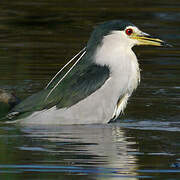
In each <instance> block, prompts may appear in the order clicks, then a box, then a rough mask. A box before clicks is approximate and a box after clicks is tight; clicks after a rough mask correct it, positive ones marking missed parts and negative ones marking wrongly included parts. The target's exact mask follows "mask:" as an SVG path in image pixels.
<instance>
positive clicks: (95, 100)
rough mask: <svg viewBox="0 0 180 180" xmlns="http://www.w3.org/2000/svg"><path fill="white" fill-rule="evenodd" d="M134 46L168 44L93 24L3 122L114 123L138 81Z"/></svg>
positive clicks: (115, 23)
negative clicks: (84, 40)
mask: <svg viewBox="0 0 180 180" xmlns="http://www.w3.org/2000/svg"><path fill="white" fill-rule="evenodd" d="M136 45H137V46H140V45H151V46H169V45H168V44H167V43H166V42H165V41H163V40H161V39H159V38H157V37H152V36H151V35H149V34H147V33H145V32H143V31H141V30H140V29H139V28H138V27H137V26H135V25H134V24H132V23H131V22H129V21H126V20H110V21H106V22H103V23H100V24H98V25H96V26H95V28H94V30H93V32H92V33H91V35H90V38H89V40H88V42H87V44H86V46H85V47H84V48H83V49H82V50H81V51H80V52H79V53H78V54H77V55H76V56H74V57H73V58H72V59H71V60H70V61H69V62H68V63H67V64H66V65H65V66H64V67H63V68H62V69H61V70H60V71H59V72H58V73H57V74H56V75H55V76H54V77H53V78H52V79H51V81H50V82H49V83H48V85H47V86H46V87H45V88H44V89H42V90H41V91H39V92H37V93H35V94H33V95H31V96H30V97H28V98H26V99H25V100H23V101H22V102H20V103H19V104H18V105H16V106H15V107H14V108H13V109H12V110H11V111H10V112H9V113H8V115H7V118H8V121H7V122H10V123H12V122H13V123H20V124H26V125H28V124H35V125H36V124H40V125H50V124H54V125H58V124H59V125H63V124H64V125H73V124H106V123H108V122H110V121H113V120H116V119H117V118H118V117H119V116H120V115H121V114H122V113H123V112H124V109H125V107H126V105H127V101H128V99H129V97H130V96H131V95H132V93H133V91H134V90H135V89H136V88H137V86H138V84H139V83H140V68H139V63H138V60H137V57H136V55H135V53H134V51H133V50H132V48H133V47H134V46H136ZM71 63H73V65H72V66H70V64H71ZM69 66H70V67H69ZM67 68H68V70H67Z"/></svg>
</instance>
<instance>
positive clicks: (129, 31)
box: [126, 28, 133, 36]
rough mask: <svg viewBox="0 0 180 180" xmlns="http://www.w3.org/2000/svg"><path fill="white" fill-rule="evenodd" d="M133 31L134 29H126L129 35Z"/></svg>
mask: <svg viewBox="0 0 180 180" xmlns="http://www.w3.org/2000/svg"><path fill="white" fill-rule="evenodd" d="M132 33H133V30H132V29H130V28H129V29H126V34H127V35H128V36H130V35H131V34H132Z"/></svg>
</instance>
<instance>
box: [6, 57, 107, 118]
mask: <svg viewBox="0 0 180 180" xmlns="http://www.w3.org/2000/svg"><path fill="white" fill-rule="evenodd" d="M109 74H110V72H109V68H108V67H106V66H99V65H96V64H94V63H90V62H88V61H86V57H85V59H82V61H81V62H79V63H78V64H77V65H76V66H75V67H74V69H73V70H72V71H71V72H69V74H68V75H67V76H66V77H65V78H64V79H63V80H62V82H61V83H60V84H58V86H57V87H56V88H55V89H53V88H54V86H55V85H56V84H57V82H58V81H59V78H60V77H57V78H56V79H55V80H54V82H53V83H52V85H51V86H49V87H48V88H47V89H44V90H42V91H40V92H38V93H36V94H33V95H32V96H30V97H28V98H27V99H25V100H24V101H22V102H21V103H20V104H18V105H17V106H15V107H14V108H13V109H12V111H11V112H10V114H9V115H8V116H9V117H10V118H11V119H12V117H13V116H14V115H16V117H18V116H17V115H23V116H24V115H25V116H26V115H29V114H31V113H32V112H34V111H39V110H43V109H49V108H51V107H53V106H56V108H63V107H70V106H72V105H74V104H76V103H77V102H79V101H81V100H82V99H84V98H86V97H87V96H89V95H90V94H92V93H93V92H95V91H96V90H97V89H99V88H100V87H101V86H102V85H103V84H104V83H105V81H106V80H107V79H108V78H109ZM52 89H53V91H52ZM51 91H52V92H51ZM50 92H51V93H50ZM49 94H50V95H49ZM11 116H12V117H11ZM13 118H14V117H13Z"/></svg>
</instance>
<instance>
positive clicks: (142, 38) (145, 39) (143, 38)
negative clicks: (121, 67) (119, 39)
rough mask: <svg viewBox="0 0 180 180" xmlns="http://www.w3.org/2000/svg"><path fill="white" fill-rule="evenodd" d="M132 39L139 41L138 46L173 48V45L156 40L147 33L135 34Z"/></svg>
mask: <svg viewBox="0 0 180 180" xmlns="http://www.w3.org/2000/svg"><path fill="white" fill-rule="evenodd" d="M130 38H132V39H136V40H137V41H138V43H137V45H151V46H166V47H171V45H169V44H167V43H166V42H164V41H163V40H161V39H158V38H154V37H152V36H150V35H149V34H146V33H141V34H137V33H133V34H132V35H131V37H130Z"/></svg>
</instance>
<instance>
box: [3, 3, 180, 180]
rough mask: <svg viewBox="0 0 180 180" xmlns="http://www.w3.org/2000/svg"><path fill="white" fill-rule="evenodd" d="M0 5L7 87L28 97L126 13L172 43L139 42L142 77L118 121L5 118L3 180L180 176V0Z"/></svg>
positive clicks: (168, 179) (169, 179)
mask: <svg viewBox="0 0 180 180" xmlns="http://www.w3.org/2000/svg"><path fill="white" fill-rule="evenodd" d="M0 10H1V16H0V20H1V21H0V22H1V23H0V31H1V34H0V49H1V50H0V88H5V89H8V90H13V91H15V93H16V94H17V95H18V97H20V98H22V99H23V98H25V97H27V96H29V95H31V94H32V93H34V92H37V91H39V90H40V89H41V88H43V87H44V86H45V85H46V84H47V82H48V81H49V80H50V79H51V77H52V76H53V75H54V74H55V73H56V72H57V71H58V70H59V69H60V67H62V66H63V65H64V64H65V63H66V62H67V61H68V60H69V59H70V58H71V57H72V56H73V55H74V54H76V53H77V52H78V51H79V50H80V49H82V47H84V45H85V44H86V42H87V40H88V38H89V35H90V32H91V31H92V29H93V26H94V25H95V24H97V23H98V22H102V21H105V20H110V19H128V20H130V21H131V22H133V23H134V24H136V25H137V26H138V27H140V29H142V30H143V31H145V32H147V33H150V34H153V35H156V36H159V37H160V38H161V39H164V40H166V41H167V42H169V43H171V44H172V45H173V48H158V47H135V48H134V51H135V52H136V54H137V56H138V59H139V60H140V61H139V62H140V67H141V69H142V72H141V77H142V78H141V84H140V86H139V87H138V89H137V90H136V92H135V93H134V94H133V96H132V97H131V99H130V101H129V104H128V107H127V108H126V110H125V115H123V116H122V117H121V118H120V119H118V121H117V122H116V123H113V124H108V125H81V126H58V127H54V126H49V127H46V126H40V127H19V126H13V125H4V124H1V125H0V137H1V138H0V177H1V179H18V180H19V179H43V180H44V179H47V180H50V179H55V178H57V179H62V180H66V179H103V180H104V179H108V180H110V179H114V180H116V179H123V180H125V179H132V180H134V179H135V180H138V179H159V180H162V179H163V180H178V179H180V121H179V120H180V113H179V112H180V98H179V93H180V84H179V82H180V75H179V72H180V53H179V52H180V35H179V28H180V23H179V18H180V13H179V12H180V2H179V1H178V0H173V1H168V0H159V1H141V0H132V1H124V0H121V1H115V0H112V1H107V0H96V1H92V0H89V1H86V2H85V1H82V0H77V1H62V0H61V1H58V0H51V1H50V0H49V1H47V0H45V1H40V0H36V1H32V0H26V1H23V0H16V1H9V0H6V1H2V2H1V7H0Z"/></svg>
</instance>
